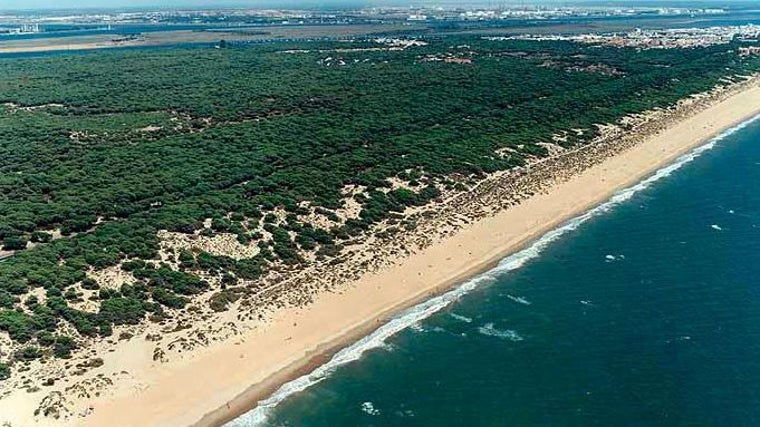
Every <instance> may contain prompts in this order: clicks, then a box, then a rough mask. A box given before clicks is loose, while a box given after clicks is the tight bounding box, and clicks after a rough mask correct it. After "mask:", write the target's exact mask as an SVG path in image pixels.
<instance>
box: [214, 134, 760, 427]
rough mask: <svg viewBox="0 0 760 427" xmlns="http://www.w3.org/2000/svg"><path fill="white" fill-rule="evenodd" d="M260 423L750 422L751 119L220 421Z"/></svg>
mask: <svg viewBox="0 0 760 427" xmlns="http://www.w3.org/2000/svg"><path fill="white" fill-rule="evenodd" d="M259 425H261V426H299V427H301V426H303V427H321V426H331V427H332V426H464V425H467V426H510V425H513V426H589V425H592V426H593V425H598V426H757V425H760V119H755V120H753V121H751V122H748V123H745V124H744V125H742V126H740V127H737V128H735V129H732V130H730V131H728V132H726V133H725V134H724V135H721V136H720V137H718V138H716V139H715V140H713V141H711V142H710V143H708V144H706V145H705V146H703V147H700V148H699V149H697V150H695V151H694V152H692V153H690V154H689V155H686V156H684V157H682V158H681V159H679V160H678V161H677V162H675V163H674V164H673V165H671V166H669V167H667V168H664V169H662V170H660V171H658V172H657V173H655V174H654V175H653V176H650V177H648V178H647V179H645V180H644V181H642V182H641V183H639V184H638V185H635V186H633V187H631V188H629V189H626V190H624V191H621V192H620V193H618V194H617V195H616V196H614V197H613V198H612V200H610V201H609V202H607V203H605V204H603V205H601V206H600V207H597V208H595V209H594V210H592V211H590V212H587V213H585V214H583V215H581V216H579V217H577V218H575V219H573V220H571V221H569V222H568V223H567V224H565V225H564V226H562V227H560V228H558V229H557V230H555V231H553V232H551V233H549V234H547V235H545V236H544V237H542V238H541V239H539V240H538V241H537V242H535V243H534V244H533V245H532V246H530V247H528V248H526V249H525V250H523V251H522V252H520V253H517V254H515V255H512V256H510V257H508V258H506V259H505V260H503V261H502V262H501V263H500V265H499V266H498V267H497V268H495V269H494V270H492V271H490V272H487V273H485V274H483V275H481V276H478V277H476V278H473V279H472V280H470V281H468V282H466V283H464V284H462V285H461V286H460V287H459V288H457V289H455V290H452V291H451V292H449V293H447V294H444V295H442V296H439V297H437V298H434V299H432V300H430V301H427V302H425V303H423V304H420V305H419V306H417V307H414V308H412V309H410V310H408V311H407V312H405V313H402V314H400V315H399V316H398V317H396V318H395V319H394V320H393V321H391V322H390V323H389V324H388V325H386V326H384V327H383V328H381V329H379V330H378V331H376V332H375V333H374V334H372V335H370V336H368V337H365V338H364V339H362V340H361V341H359V342H357V343H356V344H354V345H352V346H350V347H348V348H346V349H345V350H343V351H341V352H340V353H338V354H337V355H336V356H335V357H334V358H333V359H332V360H331V361H330V362H328V363H327V364H326V365H324V366H322V367H320V368H318V369H316V370H315V371H314V372H312V373H311V374H310V375H307V376H304V377H301V378H299V379H297V380H295V381H293V382H291V383H289V384H286V385H284V386H283V387H282V388H281V389H280V390H279V391H278V392H276V393H275V394H274V395H273V396H272V397H270V398H269V399H267V400H265V401H263V402H261V404H260V405H259V407H257V408H256V409H254V410H252V411H251V412H249V413H247V414H245V415H244V416H242V417H240V418H239V419H237V420H235V421H233V422H231V423H229V427H233V426H235V427H238V426H259Z"/></svg>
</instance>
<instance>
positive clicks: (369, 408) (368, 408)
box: [361, 402, 380, 415]
mask: <svg viewBox="0 0 760 427" xmlns="http://www.w3.org/2000/svg"><path fill="white" fill-rule="evenodd" d="M361 408H362V412H365V413H367V414H369V415H380V410H379V409H377V408H375V405H373V404H372V402H364V403H362V406H361Z"/></svg>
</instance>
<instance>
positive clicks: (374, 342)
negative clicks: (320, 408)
mask: <svg viewBox="0 0 760 427" xmlns="http://www.w3.org/2000/svg"><path fill="white" fill-rule="evenodd" d="M758 118H760V115H758V116H755V117H754V118H752V119H750V120H747V121H745V122H743V123H741V124H739V125H737V126H735V127H733V128H730V129H727V130H726V131H724V132H723V133H721V134H720V135H718V136H716V137H715V138H713V139H711V140H710V141H708V142H707V143H705V144H703V145H701V146H699V147H697V148H695V149H694V150H692V151H691V152H689V153H687V154H684V155H683V156H681V157H679V158H678V159H676V160H675V161H674V162H673V163H671V164H669V165H667V166H665V167H663V168H661V169H659V170H657V171H656V172H655V173H653V174H652V175H650V176H649V177H647V178H645V179H644V180H642V181H640V182H639V183H638V184H635V185H633V186H631V187H628V188H625V189H623V190H621V191H618V192H617V193H615V194H614V195H613V196H612V197H611V198H610V199H609V200H608V201H607V202H605V203H602V204H601V205H599V206H597V207H595V208H593V209H591V210H589V211H586V212H585V213H583V214H581V215H578V216H577V217H575V218H573V219H571V220H569V221H567V222H565V223H564V224H562V225H561V226H559V227H557V228H555V229H554V230H551V231H549V232H547V233H546V234H544V235H543V236H541V237H540V238H539V239H538V240H536V241H535V242H533V244H531V245H530V246H528V247H527V248H525V249H523V250H521V251H519V252H516V253H514V254H512V255H510V256H508V257H506V258H504V259H503V260H501V262H499V264H498V265H497V266H496V267H495V268H493V269H492V270H489V271H487V272H485V273H482V274H480V275H478V276H475V277H473V278H472V279H470V280H468V281H466V282H464V283H462V284H461V285H459V286H458V287H456V288H454V289H452V290H451V291H448V292H446V293H444V294H442V295H439V296H436V297H434V298H431V299H429V300H427V301H425V302H422V303H420V304H418V305H416V306H414V307H411V308H409V309H407V310H405V311H403V312H401V313H400V314H398V315H397V316H396V317H394V318H393V319H391V320H390V321H389V322H388V323H386V324H385V325H383V326H381V327H380V328H378V329H377V330H375V331H374V332H372V333H371V334H369V335H367V336H365V337H363V338H362V339H360V340H359V341H357V342H355V343H354V344H352V345H350V346H348V347H346V348H344V349H342V350H340V351H339V352H337V353H336V354H335V355H334V356H333V357H332V359H330V360H329V361H328V362H327V363H325V364H324V365H321V366H319V367H317V368H316V369H314V370H313V371H312V372H311V373H309V374H307V375H304V376H301V377H299V378H296V379H294V380H292V381H290V382H288V383H285V384H283V385H282V386H281V387H280V388H279V389H278V390H277V391H276V392H275V393H274V394H272V395H271V396H270V397H269V398H267V399H265V400H262V401H260V402H259V403H258V405H257V406H256V407H255V408H254V409H252V410H251V411H249V412H247V413H245V414H243V415H241V416H240V417H238V418H237V419H235V420H233V421H230V422H229V423H227V424H225V427H254V426H260V425H263V424H264V423H265V422H266V419H267V415H268V414H269V413H270V411H271V410H272V409H273V408H275V407H276V406H277V405H278V404H279V403H280V402H282V401H283V400H285V399H287V398H288V397H290V396H292V395H294V394H296V393H298V392H301V391H303V390H305V389H307V388H308V387H311V386H312V385H314V384H317V383H319V382H321V381H322V380H324V379H325V378H327V376H328V375H329V374H330V373H331V372H333V371H334V370H335V369H336V368H338V367H340V366H341V365H345V364H347V363H350V362H353V361H356V360H358V359H359V358H360V357H361V356H362V354H364V353H365V352H366V351H368V350H372V349H376V348H378V347H381V346H383V344H384V342H385V340H386V339H388V338H389V337H391V336H393V335H395V334H397V333H398V332H400V331H402V330H404V329H407V328H410V327H412V326H413V325H415V324H417V325H418V322H420V321H422V320H424V319H426V318H428V317H430V316H431V315H433V314H435V313H436V312H438V311H440V310H442V309H443V308H445V307H447V306H448V305H450V304H451V303H453V302H455V301H456V300H458V299H459V298H461V297H462V296H463V295H466V294H468V293H469V292H471V291H472V290H474V289H475V288H477V287H478V286H479V285H481V284H483V283H488V282H492V281H494V280H495V279H496V278H497V277H498V276H500V275H502V274H504V273H506V272H509V271H512V270H516V269H518V268H520V267H522V266H523V265H525V263H527V262H528V261H530V260H532V259H535V258H537V257H538V256H539V255H540V254H541V252H543V251H544V249H546V247H547V246H549V244H551V243H552V242H554V241H556V240H557V239H559V238H560V237H561V236H563V235H564V234H566V233H568V232H571V231H574V230H575V229H577V228H578V227H579V226H580V225H581V224H583V223H585V222H586V221H588V220H589V219H591V218H593V217H595V216H598V215H601V214H604V213H606V212H608V211H610V210H611V209H612V208H613V207H615V206H617V205H619V204H620V203H622V202H625V201H626V200H628V199H630V198H631V197H633V195H634V194H636V193H638V192H640V191H642V190H644V189H646V188H648V187H649V186H650V185H652V184H653V183H655V182H657V181H659V180H660V179H662V178H665V177H667V176H669V175H670V174H672V173H673V172H675V171H676V170H678V169H680V168H681V167H682V166H684V165H685V164H687V163H689V162H691V161H692V160H694V159H695V158H697V157H699V156H700V155H701V154H702V153H704V152H705V151H708V150H711V149H712V148H714V147H715V145H716V143H717V142H718V141H720V140H722V139H723V138H725V137H727V136H729V135H731V134H733V133H735V132H736V131H738V130H740V129H743V128H744V127H746V126H747V125H748V124H750V123H751V122H753V121H755V120H757V119H758ZM487 326H488V325H486V326H484V327H482V328H486V329H485V330H486V331H487V332H491V331H490V330H489V329H488V328H487ZM482 328H481V329H482ZM491 328H493V325H491ZM479 331H480V332H481V333H483V331H482V330H479ZM494 331H495V329H494ZM501 332H503V331H501ZM518 337H519V335H518Z"/></svg>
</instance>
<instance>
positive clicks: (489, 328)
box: [478, 323, 523, 341]
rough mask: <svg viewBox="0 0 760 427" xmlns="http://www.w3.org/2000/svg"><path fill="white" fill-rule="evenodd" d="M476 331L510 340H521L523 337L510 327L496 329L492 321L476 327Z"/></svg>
mask: <svg viewBox="0 0 760 427" xmlns="http://www.w3.org/2000/svg"><path fill="white" fill-rule="evenodd" d="M478 332H480V333H481V334H483V335H487V336H489V337H496V338H501V339H505V340H510V341H522V340H523V337H521V336H520V334H518V333H517V332H515V331H513V330H511V329H496V328H495V327H494V326H493V323H486V324H485V325H483V326H481V327H479V328H478Z"/></svg>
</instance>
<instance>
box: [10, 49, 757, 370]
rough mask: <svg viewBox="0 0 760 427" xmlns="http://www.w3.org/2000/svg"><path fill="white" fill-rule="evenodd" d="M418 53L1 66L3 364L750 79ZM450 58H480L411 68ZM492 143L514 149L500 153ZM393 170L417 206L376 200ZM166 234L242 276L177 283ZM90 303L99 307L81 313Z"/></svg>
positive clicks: (329, 250)
mask: <svg viewBox="0 0 760 427" xmlns="http://www.w3.org/2000/svg"><path fill="white" fill-rule="evenodd" d="M428 41H429V44H428V45H427V46H421V47H414V48H409V49H406V50H401V51H368V50H356V51H346V50H345V49H346V48H361V47H377V46H378V45H375V44H373V43H371V42H356V43H353V44H350V45H349V44H346V43H336V44H331V43H319V44H317V43H310V44H303V45H298V46H284V45H270V46H260V47H255V48H254V47H250V48H231V49H217V50H214V49H177V50H163V49H162V50H140V51H112V52H98V53H97V54H83V55H69V56H50V57H43V58H36V59H13V60H7V59H6V60H0V71H1V72H0V103H7V104H6V105H5V106H4V107H0V241H2V244H3V246H4V247H5V249H7V250H18V249H22V248H27V247H29V249H26V250H19V251H18V252H17V253H16V254H15V255H14V256H13V257H11V258H8V259H7V260H5V261H3V262H0V330H2V331H5V332H6V333H8V334H9V335H10V337H11V338H12V339H13V340H14V341H16V342H20V343H28V346H27V347H24V348H23V349H22V350H21V351H20V352H19V353H18V354H17V355H15V357H16V358H18V359H21V360H31V359H34V358H37V357H40V355H41V354H43V353H52V354H54V355H56V356H59V357H67V356H68V355H69V354H70V353H71V350H72V349H74V348H75V347H76V341H75V340H73V339H72V338H71V337H67V336H63V335H60V334H59V333H58V331H59V329H60V325H61V322H67V323H69V324H71V325H73V327H74V328H75V329H76V330H77V331H78V333H79V334H80V335H81V336H98V335H102V336H105V335H110V334H111V333H112V328H113V326H114V325H121V324H136V323H139V322H141V321H143V320H144V319H145V318H146V317H150V318H151V319H154V320H160V319H162V318H165V317H166V316H167V315H170V314H171V311H172V310H179V309H183V308H184V307H185V306H186V305H187V304H188V302H189V301H191V299H192V297H193V296H194V295H198V294H201V293H204V292H208V291H212V290H213V291H217V293H216V294H215V295H214V296H213V297H212V298H211V300H210V304H211V307H212V308H213V309H214V310H223V309H225V308H226V307H227V305H228V304H229V303H231V302H234V301H236V300H237V299H238V298H239V297H240V294H241V293H242V292H243V290H242V289H243V288H240V287H234V286H235V285H236V283H237V281H238V280H239V279H247V280H253V279H256V278H258V277H261V275H263V274H264V273H265V272H266V271H267V268H269V267H270V266H271V265H273V264H276V263H282V264H285V265H297V264H300V263H304V262H306V261H305V259H304V257H303V254H304V253H305V252H314V253H316V254H318V255H319V256H320V257H329V256H331V255H333V254H335V253H337V252H338V251H339V250H340V243H341V242H342V241H344V240H346V239H348V238H350V237H351V236H352V235H356V234H358V233H361V232H362V231H363V230H366V229H367V228H368V227H369V226H370V225H371V224H373V223H375V222H377V221H380V220H382V219H384V218H387V217H388V216H389V215H390V214H392V213H393V212H399V211H401V210H403V208H404V207H405V206H412V205H419V204H424V203H426V202H427V201H429V200H431V199H434V198H436V197H438V195H439V188H438V187H436V185H435V184H436V183H437V184H443V185H453V182H452V181H450V180H449V178H450V177H452V176H454V175H462V176H468V175H480V174H483V173H487V172H492V171H496V170H503V169H506V168H511V167H514V166H517V165H521V164H522V163H523V161H524V158H525V156H528V155H538V156H541V155H545V154H546V151H545V149H544V148H543V147H541V146H539V145H536V143H538V142H547V141H550V140H551V136H552V135H553V134H555V133H557V132H560V131H563V130H569V129H573V128H581V129H585V130H586V132H585V133H584V134H583V135H582V136H579V135H576V134H574V133H571V134H570V137H569V139H568V140H567V141H566V142H564V144H567V145H572V144H578V143H583V142H585V141H587V140H588V139H589V138H591V137H593V136H594V132H595V129H596V128H595V127H594V124H595V123H605V122H612V121H615V120H616V119H618V118H620V117H621V116H623V115H625V114H628V113H632V112H638V111H642V110H646V109H650V108H653V107H659V106H666V105H670V104H672V103H673V102H674V101H676V100H677V99H679V98H682V97H684V96H686V95H688V94H691V93H695V92H699V91H703V90H706V89H709V88H710V87H712V86H714V85H715V84H716V83H717V82H718V81H719V80H720V79H721V78H725V77H727V76H728V77H731V76H735V75H741V74H747V73H748V72H750V71H751V70H756V69H758V67H759V65H760V63H759V62H758V60H757V59H756V58H746V59H740V58H739V57H738V56H737V55H736V53H735V50H736V47H737V46H736V45H735V44H731V45H725V46H716V47H709V48H702V49H690V50H648V51H636V50H633V49H616V48H601V47H593V46H585V45H579V44H574V43H567V42H518V41H510V42H506V41H485V40H480V39H477V38H464V37H462V38H453V37H450V38H441V39H435V38H433V39H430V40H428ZM336 48H339V49H341V50H340V51H336V50H334V49H336ZM289 49H304V50H308V51H306V52H298V53H287V52H285V51H286V50H289ZM318 49H321V50H323V51H322V52H320V51H318ZM447 55H448V56H450V57H455V58H466V59H471V60H472V63H469V64H461V63H447V62H445V61H441V60H427V61H426V60H423V59H424V58H433V57H435V58H437V59H441V58H443V57H445V56H447ZM600 65H602V66H600ZM599 70H602V71H604V70H608V71H610V72H599ZM23 107H35V108H27V109H24V108H23ZM503 148H511V149H512V151H511V154H510V155H507V156H500V155H497V154H496V153H497V151H498V150H499V149H503ZM393 176H396V177H400V178H403V179H404V180H406V181H409V182H412V183H413V184H416V185H413V186H414V187H415V188H416V190H415V191H410V190H406V189H396V190H393V191H387V190H388V189H389V187H390V185H389V183H388V181H387V178H389V177H393ZM351 184H354V185H363V186H366V187H367V191H366V192H365V193H364V194H363V195H359V196H357V197H356V199H357V201H358V202H359V203H361V206H362V211H361V214H360V216H359V218H357V219H353V220H350V221H348V222H346V223H345V224H343V225H342V226H339V227H334V228H332V229H322V228H319V227H315V226H313V225H312V224H309V223H308V222H306V221H305V220H304V216H305V215H307V214H309V213H310V212H311V208H308V207H305V206H304V205H303V204H302V202H307V201H308V202H310V203H311V206H312V207H317V209H318V212H320V213H322V214H324V215H325V216H327V217H334V215H335V213H334V210H335V209H336V208H339V207H341V204H342V201H341V198H342V197H343V195H342V194H341V188H343V187H344V186H346V185H351ZM382 189H386V191H380V190H382ZM275 208H281V209H283V210H284V211H285V212H287V217H286V218H285V219H284V220H279V219H278V218H276V217H275V216H274V215H273V213H272V212H273V210H274V209H275ZM207 219H212V221H211V227H209V228H206V227H204V220H207ZM259 222H261V224H262V226H261V227H259ZM162 229H166V230H171V231H176V232H181V233H194V232H197V231H201V233H203V234H205V235H213V234H214V233H220V232H223V233H234V234H236V235H237V236H238V241H240V242H241V243H244V244H250V245H258V247H259V248H260V252H259V253H258V254H257V255H256V256H254V257H252V258H249V259H242V260H236V259H233V258H230V257H226V256H214V255H211V254H208V253H205V252H201V253H194V252H191V251H181V252H180V253H177V254H175V255H176V260H177V262H178V265H179V270H176V269H174V268H171V267H170V266H169V265H164V264H161V263H160V262H156V261H152V260H156V259H157V257H158V249H159V245H158V244H159V240H158V237H157V232H158V231H159V230H162ZM54 231H57V232H60V233H61V234H62V235H63V238H59V239H52V237H53V235H54V233H53V232H54ZM263 233H266V234H263ZM265 235H266V236H267V237H266V238H264V236H265ZM32 245H34V247H33V248H32ZM125 261H126V262H125ZM146 261H147V262H146ZM122 262H123V264H122V266H121V268H122V269H124V270H126V271H129V272H131V273H132V274H133V275H134V277H135V279H136V281H135V282H134V283H129V284H125V285H124V286H122V287H121V289H107V288H100V285H99V284H98V283H97V282H96V281H94V280H92V279H91V278H88V277H87V275H86V272H88V271H89V270H90V269H91V268H95V269H98V268H103V267H108V266H114V265H118V264H119V263H122ZM200 272H205V273H210V276H213V277H217V278H219V280H218V283H216V282H214V283H209V281H207V280H204V279H202V278H201V277H200V275H199V274H200ZM206 277H209V276H208V275H207V276H206ZM35 288H42V289H44V295H45V298H44V300H39V299H38V297H37V296H35V295H31V294H30V291H31V290H32V289H35ZM84 290H86V291H88V292H91V293H92V296H90V297H89V299H91V300H92V301H93V302H95V303H96V304H97V306H98V307H99V308H98V309H97V310H94V311H93V310H89V311H87V310H82V309H76V308H74V307H73V305H74V303H75V302H82V299H83V295H84ZM5 370H7V368H5V367H4V365H0V378H2V377H3V376H4V372H5Z"/></svg>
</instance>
